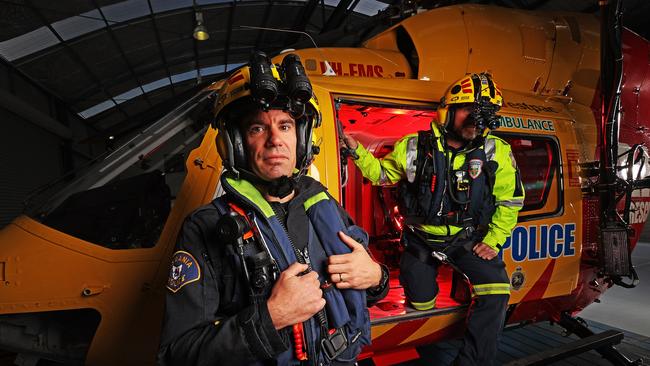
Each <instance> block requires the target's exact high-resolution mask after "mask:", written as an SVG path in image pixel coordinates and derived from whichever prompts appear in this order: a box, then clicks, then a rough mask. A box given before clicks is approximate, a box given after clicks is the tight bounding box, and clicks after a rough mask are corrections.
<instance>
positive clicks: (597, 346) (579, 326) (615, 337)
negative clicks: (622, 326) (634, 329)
mask: <svg viewBox="0 0 650 366" xmlns="http://www.w3.org/2000/svg"><path fill="white" fill-rule="evenodd" d="M558 324H559V325H560V326H561V327H562V328H564V329H566V331H567V332H568V333H569V334H571V333H573V334H575V335H577V336H578V337H580V338H582V339H581V340H579V341H578V342H581V341H585V340H587V339H593V340H596V341H595V342H594V343H593V344H592V347H591V348H589V349H585V350H583V352H585V351H588V350H591V349H594V350H596V352H598V353H600V354H601V356H603V358H605V359H607V360H608V361H609V362H611V363H612V365H617V366H618V365H625V366H637V365H643V361H642V360H640V359H638V360H630V359H629V358H628V357H627V356H625V355H624V354H622V353H621V351H619V350H617V349H616V348H614V345H615V344H618V343H620V342H621V341H622V340H623V333H622V332H619V331H614V330H608V331H605V332H602V333H598V334H596V333H594V332H593V331H591V329H589V328H587V325H586V323H585V321H584V320H582V318H579V317H572V316H570V315H569V314H567V313H563V314H562V317H561V318H560V321H559V322H558ZM607 336H609V337H607ZM599 338H602V339H603V341H602V342H598V341H597V340H598V339H599Z"/></svg>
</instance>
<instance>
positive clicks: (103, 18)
mask: <svg viewBox="0 0 650 366" xmlns="http://www.w3.org/2000/svg"><path fill="white" fill-rule="evenodd" d="M91 1H92V3H93V5H95V7H96V8H97V11H99V14H100V15H101V16H102V20H103V21H104V24H106V31H107V32H108V35H109V37H111V41H113V43H114V44H115V47H116V48H117V50H118V51H119V52H120V56H122V59H124V62H125V63H126V66H127V67H128V68H129V73H130V74H131V76H132V77H133V79H135V81H136V82H137V83H138V87H139V88H140V91H141V92H142V95H144V96H145V100H146V101H147V103H148V104H149V106H150V107H151V105H152V104H151V100H149V97H148V96H147V93H145V92H144V89H143V88H142V82H141V81H140V78H139V77H138V75H137V74H136V73H135V70H134V69H133V65H131V62H130V61H129V59H128V58H127V57H126V53H124V49H123V48H122V45H121V44H120V42H118V41H117V37H116V36H115V33H113V28H112V27H111V25H110V24H108V20H107V19H106V16H105V15H104V12H103V11H102V9H101V7H99V6H98V5H97V0H91Z"/></svg>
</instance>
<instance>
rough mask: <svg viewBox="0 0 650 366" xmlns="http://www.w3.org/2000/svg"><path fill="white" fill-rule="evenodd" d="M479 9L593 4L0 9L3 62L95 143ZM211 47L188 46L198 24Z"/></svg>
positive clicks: (446, 0)
mask: <svg viewBox="0 0 650 366" xmlns="http://www.w3.org/2000/svg"><path fill="white" fill-rule="evenodd" d="M458 3H481V4H494V5H498V6H507V7H516V8H526V9H531V10H566V11H578V12H589V13H595V12H597V11H598V2H597V1H596V0H573V1H563V0H481V1H454V0H422V1H413V0H381V1H378V0H266V1H258V0H239V1H227V0H66V1H51V0H0V55H1V57H2V59H3V60H2V61H3V62H5V63H6V64H8V65H10V66H11V67H12V68H13V69H15V70H16V71H17V72H19V73H21V74H23V75H24V76H26V77H28V78H29V79H31V80H32V81H34V82H35V83H36V84H38V85H39V86H41V87H42V88H43V89H44V90H46V91H47V92H49V93H51V94H52V95H54V96H56V97H58V98H59V99H60V100H62V101H63V103H64V104H65V105H66V107H67V108H69V109H70V110H71V111H73V112H74V113H76V114H77V115H79V116H80V117H81V118H83V119H84V120H85V123H87V124H88V125H89V126H92V127H93V129H94V130H95V131H96V133H97V137H101V138H104V137H108V136H109V135H122V134H128V133H130V132H132V131H134V130H139V129H141V128H142V127H144V126H146V125H147V124H149V123H151V122H153V121H154V120H155V119H156V118H158V117H160V116H161V115H163V114H164V113H166V112H167V111H169V110H170V109H171V108H172V107H173V106H175V105H176V104H178V103H179V102H180V101H181V100H183V99H186V98H187V97H188V96H189V95H191V94H192V93H193V92H194V91H195V90H196V89H197V88H199V87H201V86H203V85H206V84H207V83H209V82H211V81H214V80H216V79H219V78H221V77H222V76H223V75H224V73H228V72H229V71H230V70H233V69H234V68H236V67H238V66H239V65H241V64H242V63H244V62H246V61H247V59H248V57H249V54H250V51H251V50H252V49H261V50H264V51H266V52H268V53H270V54H274V53H277V52H279V51H281V50H282V49H285V48H290V47H295V48H297V47H310V46H311V45H310V43H307V42H306V41H305V39H306V37H302V36H300V35H297V34H295V33H287V32H278V31H273V30H268V29H259V28H249V27H262V28H276V29H292V30H298V31H304V32H307V33H309V34H310V35H312V36H314V38H316V40H317V42H318V45H319V46H350V45H355V44H359V43H360V42H361V41H362V40H363V39H365V38H367V37H369V36H371V35H373V34H375V33H377V32H379V31H381V30H383V29H385V28H387V27H389V26H390V25H392V24H394V23H396V22H398V21H399V20H400V19H402V18H403V17H406V16H408V15H409V14H412V13H413V12H414V11H415V9H416V8H434V7H439V6H446V5H452V4H458ZM624 5H625V7H626V15H625V16H624V24H625V25H627V26H628V27H629V28H631V29H632V30H634V31H636V32H637V33H640V34H641V35H644V36H645V37H646V38H648V37H649V36H650V34H649V29H648V26H647V25H645V24H644V23H645V19H646V18H647V15H648V14H650V2H647V1H644V0H624ZM197 13H200V14H201V15H202V17H203V24H204V25H205V27H206V28H207V30H208V33H209V36H210V37H209V39H208V40H206V41H197V40H195V39H194V38H193V37H192V33H193V29H194V27H195V26H196V14H197Z"/></svg>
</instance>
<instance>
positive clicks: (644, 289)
mask: <svg viewBox="0 0 650 366" xmlns="http://www.w3.org/2000/svg"><path fill="white" fill-rule="evenodd" d="M632 263H633V264H634V267H635V268H636V271H637V274H638V275H639V279H640V283H639V285H638V286H637V287H636V288H633V289H626V288H623V287H620V286H614V287H612V288H610V289H609V290H607V292H605V294H604V295H603V296H601V298H600V300H601V303H600V304H597V303H594V304H591V305H589V306H588V307H587V308H586V309H585V310H583V311H582V312H581V313H580V314H579V316H580V317H582V318H585V319H589V320H594V321H597V322H599V323H603V324H607V325H609V326H612V327H615V328H620V329H625V330H627V331H628V332H632V333H637V334H640V335H644V336H646V337H650V243H647V242H643V243H642V242H639V243H638V244H637V246H636V248H635V249H634V252H632Z"/></svg>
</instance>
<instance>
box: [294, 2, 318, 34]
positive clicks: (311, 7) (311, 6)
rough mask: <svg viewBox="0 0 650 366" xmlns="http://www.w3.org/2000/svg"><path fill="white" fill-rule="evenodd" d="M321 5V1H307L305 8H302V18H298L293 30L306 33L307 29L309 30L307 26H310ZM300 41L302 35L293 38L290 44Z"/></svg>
mask: <svg viewBox="0 0 650 366" xmlns="http://www.w3.org/2000/svg"><path fill="white" fill-rule="evenodd" d="M319 3H320V0H309V1H307V4H305V6H304V7H303V8H302V11H301V12H300V16H298V18H297V19H296V21H295V22H294V24H293V28H292V29H293V30H297V31H305V29H307V24H309V20H310V19H311V17H312V16H313V15H314V12H315V11H316V9H317V8H318V4H319ZM299 39H300V35H295V36H293V37H291V39H290V40H289V43H295V42H298V40H299Z"/></svg>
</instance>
